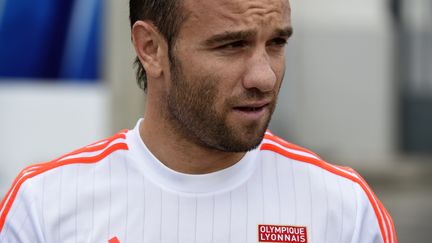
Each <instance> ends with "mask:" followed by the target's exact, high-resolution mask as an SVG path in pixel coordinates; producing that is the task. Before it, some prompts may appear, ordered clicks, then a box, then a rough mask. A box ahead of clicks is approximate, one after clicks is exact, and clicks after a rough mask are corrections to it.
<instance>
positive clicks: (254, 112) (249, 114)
mask: <svg viewBox="0 0 432 243" xmlns="http://www.w3.org/2000/svg"><path fill="white" fill-rule="evenodd" d="M269 105H270V103H269V102H259V103H251V104H244V105H240V106H236V107H234V111H235V113H236V114H238V115H240V116H241V117H242V119H246V120H259V119H261V118H262V117H263V116H264V115H265V113H266V110H268V106H269Z"/></svg>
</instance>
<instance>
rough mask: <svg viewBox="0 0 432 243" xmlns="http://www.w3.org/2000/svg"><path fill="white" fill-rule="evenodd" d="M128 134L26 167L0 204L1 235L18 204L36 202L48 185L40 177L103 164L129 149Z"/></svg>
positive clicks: (121, 132)
mask: <svg viewBox="0 0 432 243" xmlns="http://www.w3.org/2000/svg"><path fill="white" fill-rule="evenodd" d="M127 132H128V131H127V130H122V131H120V132H118V133H117V134H115V135H114V136H111V137H109V138H106V139H103V140H100V141H97V142H94V143H92V144H89V145H87V146H84V147H82V148H80V149H77V150H74V151H72V152H70V153H67V154H65V155H62V156H60V157H58V158H56V159H54V160H51V161H48V162H44V163H39V164H35V165H31V166H28V167H26V168H24V169H23V170H22V171H21V172H20V173H19V174H18V176H17V177H16V178H15V180H14V182H13V183H12V186H11V188H10V189H9V191H8V192H7V193H6V195H5V197H4V198H3V200H2V201H1V203H0V232H1V231H2V228H3V226H4V224H5V221H6V218H7V216H8V214H9V212H10V211H11V209H12V208H13V206H14V203H15V201H17V200H21V201H23V203H24V204H25V203H26V202H32V201H35V200H36V199H37V197H38V196H37V195H38V192H39V191H40V190H42V188H41V187H43V185H42V184H49V182H48V183H42V180H41V178H43V177H44V176H45V175H48V174H49V175H54V176H56V175H58V174H59V173H67V172H68V169H70V168H72V167H73V165H99V164H102V163H103V162H104V161H106V159H107V158H109V157H110V156H114V155H115V152H117V151H121V150H128V149H129V148H128V145H127V143H126V133H127ZM88 168H91V166H88ZM63 169H64V170H63ZM65 171H66V172H65Z"/></svg>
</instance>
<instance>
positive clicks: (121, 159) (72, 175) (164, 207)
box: [0, 125, 396, 243]
mask: <svg viewBox="0 0 432 243" xmlns="http://www.w3.org/2000/svg"><path fill="white" fill-rule="evenodd" d="M137 127H138V125H137ZM137 127H136V128H135V129H134V130H131V131H129V132H128V133H127V134H126V135H125V136H124V137H122V136H121V137H119V138H117V139H111V140H109V141H108V142H100V143H95V144H94V145H92V146H93V147H94V146H100V148H101V149H99V150H96V151H86V150H83V152H82V153H76V154H72V155H70V156H66V157H64V158H62V159H60V160H59V161H57V162H56V163H60V162H64V163H65V162H68V161H73V163H66V164H64V165H61V166H57V167H53V168H50V169H49V170H46V171H43V173H39V174H37V175H36V174H35V175H34V176H32V177H30V178H26V179H24V178H25V175H26V173H24V174H22V175H20V176H21V177H22V178H23V179H21V180H24V183H23V184H22V185H20V186H19V185H14V186H15V189H16V191H17V193H16V196H13V193H11V194H10V195H8V197H7V198H6V200H5V201H6V203H3V205H2V211H1V215H6V217H5V222H4V226H3V227H2V228H1V231H0V243H5V242H8V243H9V242H11V243H12V242H22V243H27V242H32V243H34V242H62V243H63V242H65V243H69V242H71V243H72V242H73V243H78V242H108V241H109V240H110V239H113V238H114V237H116V238H115V239H117V240H118V241H119V242H121V243H126V242H149V243H155V242H164V243H175V242H177V243H192V242H196V243H210V242H213V243H221V242H222V243H229V242H231V243H241V242H245V243H250V242H258V238H257V235H258V225H259V224H268V225H285V226H302V227H303V226H304V227H306V229H307V236H308V238H307V242H309V243H311V242H316V243H347V242H350V243H365V242H367V243H369V242H374V243H375V242H376V243H380V242H385V243H387V242H396V239H395V236H393V235H394V232H392V230H391V227H388V226H387V224H388V223H387V224H386V223H385V222H384V221H385V220H387V221H388V222H389V223H390V224H389V225H390V226H391V225H392V222H391V219H390V218H387V214H386V211H383V210H378V211H376V210H374V207H373V204H374V202H371V199H370V198H369V197H368V194H367V193H366V191H365V188H364V187H362V186H361V185H360V184H359V183H358V182H356V181H355V180H354V179H350V178H351V177H352V178H358V177H359V176H358V175H357V174H355V173H354V172H353V171H348V170H346V169H343V168H339V167H331V168H333V169H327V167H326V166H321V164H314V163H315V162H317V161H320V158H319V157H318V156H316V155H314V154H312V153H309V152H308V151H306V150H303V149H300V148H298V147H295V146H292V147H289V146H286V144H284V143H282V142H280V141H278V140H277V139H276V138H275V137H274V135H272V134H268V135H267V136H266V139H265V140H264V141H263V145H262V146H261V149H257V150H254V151H251V152H249V153H247V154H246V155H245V157H244V158H243V159H242V160H241V161H239V162H238V163H237V164H236V165H234V166H232V167H230V168H228V169H225V170H223V171H219V172H216V173H211V174H206V175H187V174H182V173H178V172H175V171H172V170H170V169H169V168H167V167H165V166H164V165H163V164H161V163H160V162H159V161H158V160H157V159H156V158H155V157H154V156H153V155H152V154H151V153H150V151H149V150H148V149H147V148H146V147H145V145H144V144H143V143H142V141H141V139H140V136H139V133H138V128H137ZM123 143H125V144H126V145H127V147H123V149H117V150H113V149H111V150H110V151H111V152H110V153H109V154H108V155H106V156H105V157H100V156H99V155H101V154H102V153H103V151H105V150H109V148H110V147H112V146H114V145H116V144H123ZM265 144H267V145H266V146H264V145H265ZM92 146H89V147H87V148H92ZM271 146H275V147H277V148H279V149H280V150H278V149H274V148H273V147H271ZM272 148H273V149H272ZM284 151H285V152H286V154H285V152H284ZM290 154H294V155H296V156H299V157H296V156H289V155H290ZM98 156H99V157H98ZM89 157H92V158H95V157H98V158H99V160H98V161H92V162H91V163H90V162H88V161H91V160H89V159H83V161H87V162H86V163H80V159H82V158H89ZM299 158H306V159H305V161H306V162H305V161H301V160H299ZM309 159H310V162H308V160H309ZM322 163H324V162H322ZM45 167H46V165H42V166H39V167H32V169H31V170H29V172H27V173H30V175H33V174H31V173H35V172H38V171H39V170H41V168H45ZM342 173H345V174H344V175H347V176H341V174H342ZM23 176H24V177H23ZM12 191H13V190H12ZM372 200H376V199H375V198H372ZM9 201H11V202H12V203H10V204H9V205H10V207H9V209H8V206H7V205H8V203H7V202H9ZM5 209H8V210H5ZM377 212H378V213H380V214H381V216H378V215H377ZM380 218H381V219H380ZM0 219H1V218H0ZM380 221H383V223H382V225H383V227H382V228H383V229H384V230H385V231H384V234H385V235H386V236H385V237H383V236H382V233H381V232H382V231H381V229H380V223H379V222H380ZM383 239H385V241H384V240H383Z"/></svg>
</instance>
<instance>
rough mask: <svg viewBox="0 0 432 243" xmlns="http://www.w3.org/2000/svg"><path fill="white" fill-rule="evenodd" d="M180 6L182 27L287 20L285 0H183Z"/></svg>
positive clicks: (242, 25)
mask: <svg viewBox="0 0 432 243" xmlns="http://www.w3.org/2000/svg"><path fill="white" fill-rule="evenodd" d="M184 8H185V11H186V13H187V20H186V21H185V22H184V25H183V27H184V28H192V29H195V30H200V31H203V33H206V32H210V33H212V32H219V31H225V30H227V29H233V28H234V29H236V28H260V27H261V28H263V27H266V28H267V27H270V26H275V27H279V28H281V27H286V26H289V25H290V24H291V23H290V12H291V9H290V5H289V2H288V0H185V1H184Z"/></svg>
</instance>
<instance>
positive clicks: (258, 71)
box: [243, 52, 276, 92]
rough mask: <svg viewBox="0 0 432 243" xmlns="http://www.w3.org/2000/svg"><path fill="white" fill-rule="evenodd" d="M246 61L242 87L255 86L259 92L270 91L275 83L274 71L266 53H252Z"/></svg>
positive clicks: (250, 87) (249, 87)
mask: <svg viewBox="0 0 432 243" xmlns="http://www.w3.org/2000/svg"><path fill="white" fill-rule="evenodd" d="M248 61H249V62H247V63H246V65H247V68H246V73H245V75H244V78H243V86H244V88H246V89H252V88H256V89H258V90H260V91H261V92H269V91H272V90H273V89H274V87H275V85H276V73H275V71H274V70H273V69H272V66H271V60H270V58H269V56H268V55H267V53H265V52H264V53H260V54H257V55H254V56H252V57H251V58H250V59H249V60H248Z"/></svg>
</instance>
